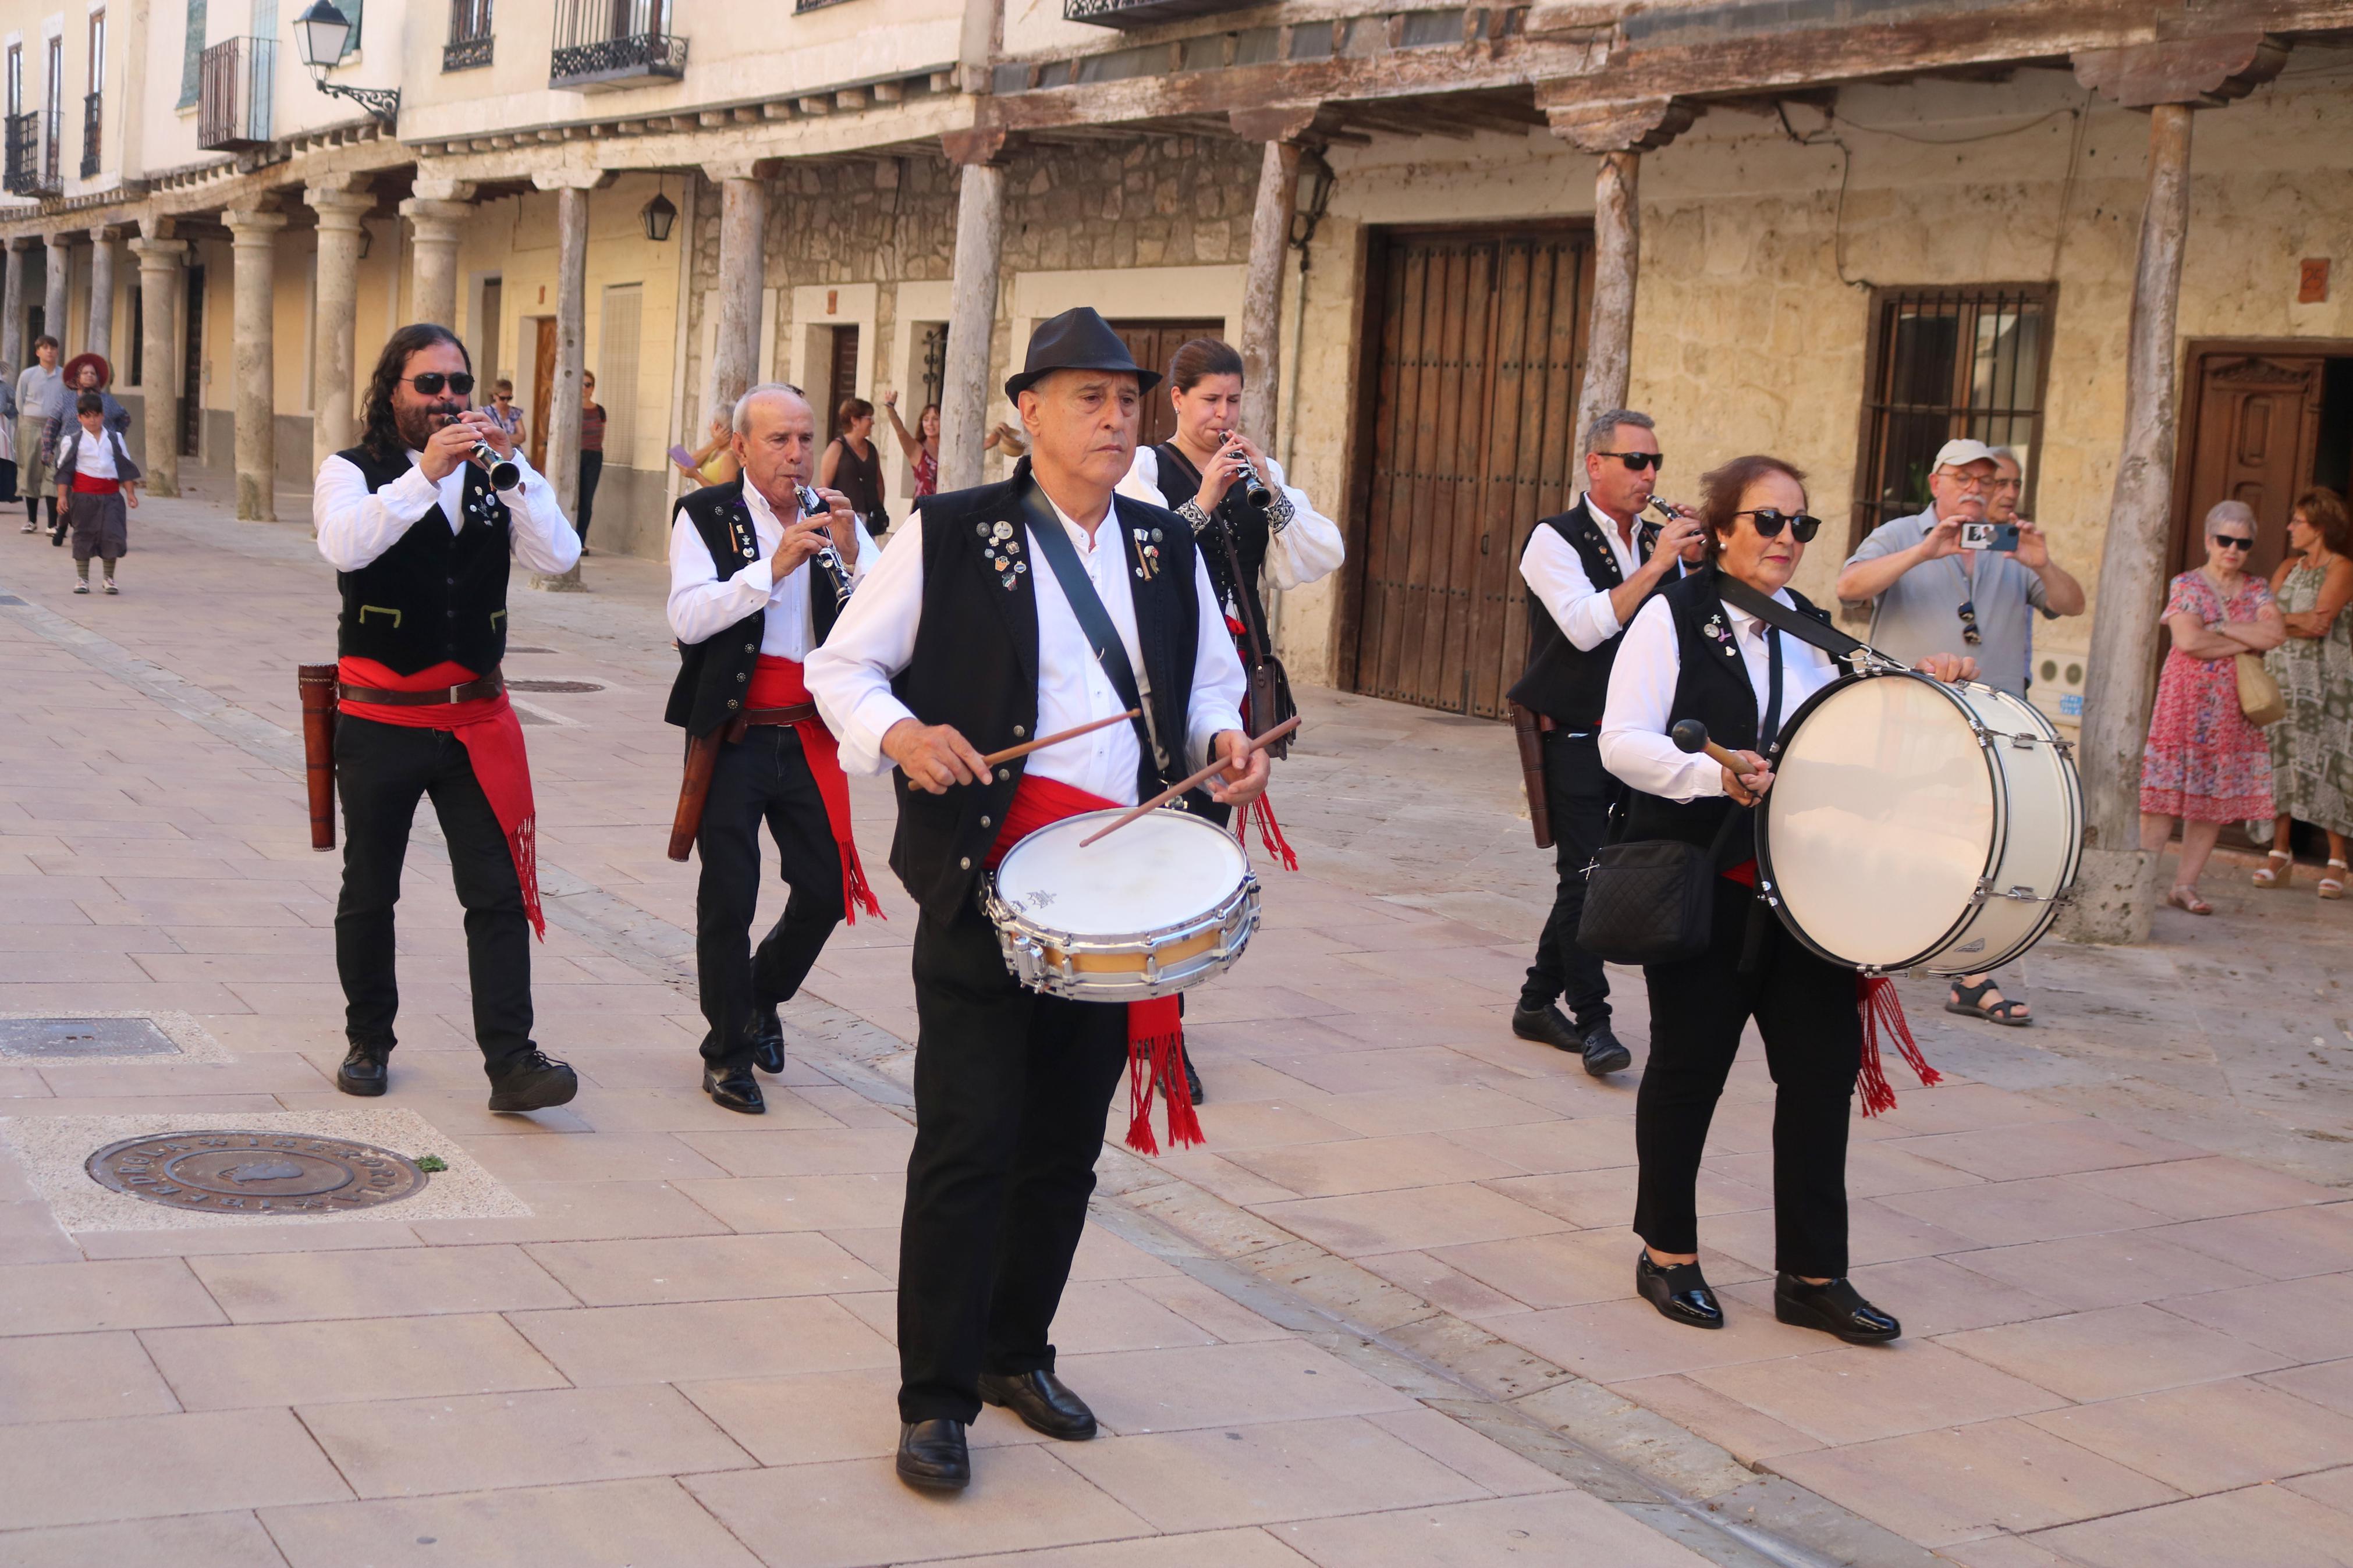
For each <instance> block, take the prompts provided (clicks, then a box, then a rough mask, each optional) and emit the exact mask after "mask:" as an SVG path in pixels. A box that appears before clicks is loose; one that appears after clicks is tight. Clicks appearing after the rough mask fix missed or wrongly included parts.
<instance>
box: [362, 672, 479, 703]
mask: <svg viewBox="0 0 2353 1568" xmlns="http://www.w3.org/2000/svg"><path fill="white" fill-rule="evenodd" d="M505 689H507V678H506V677H505V676H504V675H502V674H501V673H500V672H499V670H498V668H497V667H495V666H493V667H492V668H491V672H490V674H488V675H485V676H483V677H481V678H480V679H476V680H470V681H468V682H466V684H465V685H463V686H437V687H435V688H434V689H432V690H430V691H391V690H387V689H385V688H384V687H381V686H353V685H351V684H349V683H348V682H346V681H341V680H339V681H337V682H335V695H336V696H338V697H340V698H342V699H343V700H344V701H346V702H375V703H379V704H381V705H382V706H384V707H386V708H432V707H437V706H438V705H440V704H442V703H445V702H480V700H482V699H484V698H485V697H496V696H497V695H498V694H499V693H500V692H501V691H504V690H505Z"/></svg>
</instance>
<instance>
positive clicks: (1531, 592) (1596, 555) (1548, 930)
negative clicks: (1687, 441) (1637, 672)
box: [1511, 408, 1702, 1078]
mask: <svg viewBox="0 0 2353 1568" xmlns="http://www.w3.org/2000/svg"><path fill="white" fill-rule="evenodd" d="M1584 446H1585V483H1586V490H1585V493H1584V494H1583V495H1582V496H1579V497H1578V498H1577V505H1576V507H1575V508H1574V509H1572V510H1568V511H1565V512H1563V513H1561V514H1560V515H1559V516H1558V517H1548V518H1546V519H1545V520H1544V521H1541V522H1539V523H1537V524H1536V526H1535V531H1534V532H1533V533H1531V534H1530V535H1529V536H1528V545H1527V549H1526V550H1525V551H1524V552H1521V555H1520V575H1521V576H1522V577H1524V578H1525V579H1526V581H1527V584H1528V668H1527V670H1526V673H1525V674H1523V675H1522V676H1521V677H1520V679H1519V682H1518V684H1516V685H1514V687H1513V688H1512V689H1511V700H1513V701H1514V703H1517V704H1518V705H1519V706H1521V707H1523V708H1525V709H1528V710H1532V711H1533V712H1534V713H1535V716H1536V727H1537V728H1538V730H1540V731H1542V734H1543V749H1544V777H1545V803H1546V807H1547V809H1548V811H1549V814H1550V816H1551V819H1552V832H1553V844H1554V847H1555V854H1556V864H1557V866H1558V868H1559V874H1560V885H1559V889H1558V890H1557V891H1556V893H1555V894H1554V895H1553V906H1552V913H1551V915H1550V916H1548V917H1547V918H1546V921H1545V927H1544V931H1543V932H1542V933H1541V934H1540V935H1539V936H1538V937H1537V938H1536V961H1535V963H1533V964H1531V965H1529V967H1528V977H1527V979H1526V980H1525V982H1523V983H1522V984H1521V986H1520V1000H1519V1005H1517V1006H1516V1007H1514V1009H1513V1010H1512V1033H1514V1034H1515V1035H1517V1036H1519V1037H1520V1038H1522V1039H1524V1040H1534V1041H1535V1042H1537V1043H1538V1044H1539V1045H1546V1046H1551V1047H1554V1048H1555V1049H1556V1050H1563V1051H1569V1052H1573V1053H1575V1054H1577V1055H1578V1056H1581V1057H1582V1058H1584V1060H1585V1070H1586V1071H1587V1072H1589V1073H1591V1074H1592V1075H1593V1076H1594V1077H1596V1078H1599V1077H1601V1076H1602V1075H1603V1074H1605V1073H1613V1072H1617V1071H1619V1070H1620V1069H1621V1068H1625V1067H1627V1066H1628V1065H1629V1064H1630V1063H1631V1062H1632V1060H1633V1057H1632V1054H1631V1053H1630V1052H1629V1051H1628V1050H1627V1049H1626V1047H1624V1046H1622V1045H1620V1043H1619V1040H1618V1037H1617V1035H1616V1034H1614V1033H1613V1032H1611V1030H1610V1027H1609V978H1608V976H1607V974H1606V973H1604V971H1603V970H1602V967H1601V960H1599V958H1596V957H1595V956H1594V955H1593V954H1591V953H1589V952H1586V951H1585V950H1584V949H1583V948H1581V947H1579V946H1577V921H1579V920H1580V919H1581V918H1582V917H1583V915H1584V913H1585V868H1587V867H1588V866H1589V865H1590V864H1592V861H1593V856H1594V852H1595V851H1596V850H1598V849H1599V848H1600V847H1601V841H1602V838H1603V837H1604V835H1605V834H1606V833H1607V832H1608V831H1609V805H1610V802H1611V800H1612V799H1613V798H1614V797H1615V795H1616V794H1617V792H1618V785H1617V784H1616V781H1614V780H1612V779H1611V778H1610V776H1609V773H1606V772H1605V771H1604V770H1603V769H1602V766H1601V752H1600V739H1599V738H1600V733H1601V710H1602V707H1603V705H1604V704H1605V703H1606V702H1607V700H1609V669H1610V666H1611V664H1612V662H1613V661H1614V660H1615V659H1616V658H1617V657H1618V645H1619V643H1620V641H1621V640H1622V639H1623V638H1624V637H1625V632H1626V627H1627V626H1628V624H1629V623H1630V622H1631V621H1632V620H1633V618H1634V612H1635V611H1637V610H1639V609H1641V607H1642V605H1643V604H1644V603H1645V602H1646V601H1648V600H1649V598H1650V597H1651V595H1652V594H1655V593H1657V592H1658V591H1659V589H1660V588H1661V587H1662V586H1663V585H1665V584H1668V583H1671V582H1672V581H1673V580H1674V579H1675V578H1676V577H1678V576H1680V575H1681V574H1682V571H1683V562H1684V560H1685V559H1686V558H1688V559H1689V560H1690V561H1691V562H1693V563H1696V562H1697V561H1698V560H1699V552H1700V549H1701V546H1702V538H1701V530H1700V525H1699V521H1698V519H1697V518H1696V517H1695V516H1694V515H1693V514H1692V513H1691V512H1690V511H1689V510H1686V509H1683V508H1680V507H1679V508H1674V509H1672V510H1674V512H1675V513H1676V516H1675V518H1674V520H1673V521H1672V522H1665V523H1664V525H1663V527H1662V526H1661V523H1659V522H1649V523H1646V522H1645V521H1643V518H1642V512H1643V509H1644V508H1646V507H1649V506H1650V505H1651V491H1652V490H1653V489H1656V488H1657V486H1658V480H1659V471H1660V468H1661V467H1662V464H1663V463H1664V462H1665V458H1662V456H1661V455H1660V452H1659V437H1658V431H1657V429H1656V428H1655V427H1654V426H1653V425H1652V423H1651V416H1649V415H1647V414H1638V413H1636V412H1635V411H1634V410H1632V409H1630V408H1612V409H1610V410H1609V411H1608V412H1607V413H1605V414H1602V415H1601V416H1599V417H1597V418H1596V419H1595V420H1594V421H1593V422H1592V423H1591V424H1590V425H1589V426H1587V427H1586V431H1585V443H1584ZM1564 996H1565V997H1566V998H1567V1003H1568V1013H1567V1015H1564V1014H1563V1013H1562V1012H1561V1010H1560V1007H1559V1005H1558V1004H1559V1003H1560V1001H1561V1000H1562V999H1563V997H1564ZM1571 1017H1574V1019H1575V1020H1576V1021H1575V1022H1574V1023H1573V1024H1572V1023H1571V1022H1570V1019H1571Z"/></svg>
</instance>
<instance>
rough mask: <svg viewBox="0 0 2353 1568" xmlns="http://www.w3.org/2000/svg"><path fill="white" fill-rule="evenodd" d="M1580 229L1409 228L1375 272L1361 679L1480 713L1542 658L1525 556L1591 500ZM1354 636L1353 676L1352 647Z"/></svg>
mask: <svg viewBox="0 0 2353 1568" xmlns="http://www.w3.org/2000/svg"><path fill="white" fill-rule="evenodd" d="M1592 277H1593V254H1592V244H1591V238H1590V235H1589V233H1588V231H1586V230H1584V229H1581V228H1568V227H1557V228H1510V229H1504V228H1482V229H1467V230H1466V229H1455V230H1446V231H1436V232H1432V231H1414V230H1399V231H1391V232H1388V233H1385V234H1382V235H1379V236H1377V237H1376V239H1375V242H1374V246H1373V250H1372V254H1371V257H1370V259H1369V266H1368V268H1367V288H1366V320H1365V331H1366V347H1367V352H1366V362H1365V378H1366V391H1365V394H1364V395H1363V397H1364V401H1363V404H1362V405H1360V409H1359V417H1360V425H1359V428H1358V437H1357V453H1358V458H1357V471H1356V494H1355V500H1356V506H1355V508H1354V510H1355V511H1356V515H1357V516H1358V517H1360V518H1362V519H1363V520H1364V527H1363V532H1362V536H1361V543H1360V547H1359V548H1357V549H1356V552H1355V555H1356V560H1355V563H1354V570H1355V572H1356V583H1355V584H1354V594H1353V601H1354V605H1355V612H1356V613H1355V621H1356V631H1355V637H1354V638H1353V644H1354V647H1353V655H1354V658H1353V678H1352V679H1350V682H1349V683H1350V685H1351V686H1352V688H1353V689H1356V690H1357V691H1362V692H1366V693H1368V694H1369V695H1372V696H1375V697H1386V698H1390V699H1393V700H1398V701H1400V702H1412V703H1418V704H1420V705H1421V706H1423V707H1428V708H1444V709H1450V710H1454V711H1456V712H1460V713H1465V714H1472V715H1476V716H1479V717H1482V718H1491V719H1493V718H1501V717H1502V716H1503V715H1504V691H1505V690H1506V689H1509V688H1510V686H1511V684H1512V683H1513V681H1514V680H1516V679H1518V678H1519V674H1520V671H1521V669H1522V668H1525V664H1526V660H1527V635H1528V634H1527V584H1525V582H1524V581H1522V579H1521V577H1520V574H1519V558H1520V552H1521V551H1522V550H1523V549H1524V548H1525V546H1526V544H1527V539H1528V534H1529V532H1530V531H1531V530H1533V529H1534V528H1535V525H1536V522H1537V521H1538V520H1539V519H1541V518H1545V517H1548V516H1550V515H1551V514H1553V513H1555V512H1557V511H1561V510H1565V509H1567V507H1568V506H1570V505H1571V504H1573V503H1574V502H1575V501H1576V500H1577V489H1578V486H1577V479H1576V476H1575V474H1574V472H1573V470H1572V468H1571V467H1570V464H1571V459H1572V458H1573V456H1574V452H1575V447H1576V445H1577V441H1576V433H1575V431H1574V430H1573V429H1572V428H1571V426H1572V424H1573V423H1574V421H1575V418H1576V408H1577V388H1578V384H1579V383H1580V382H1581V381H1582V379H1583V376H1584V370H1585V339H1586V324H1587V315H1588V309H1589V300H1590V297H1591V292H1592ZM1350 640H1351V639H1349V638H1347V637H1346V636H1345V633H1344V635H1343V651H1344V658H1343V672H1344V675H1346V674H1347V673H1348V671H1349V669H1350V661H1349V660H1348V659H1347V658H1345V654H1346V653H1347V652H1348V651H1350V650H1349V649H1348V647H1347V645H1348V642H1349V641H1350Z"/></svg>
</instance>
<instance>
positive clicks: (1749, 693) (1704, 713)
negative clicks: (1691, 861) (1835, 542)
mask: <svg viewBox="0 0 2353 1568" xmlns="http://www.w3.org/2000/svg"><path fill="white" fill-rule="evenodd" d="M1659 592H1660V594H1661V595H1662V596H1663V597H1664V598H1665V599H1666V601H1667V611H1668V614H1669V615H1671V616H1672V617H1673V619H1674V625H1675V657H1676V658H1677V660H1678V661H1679V663H1680V668H1679V669H1678V671H1677V673H1676V676H1675V699H1674V705H1673V707H1672V708H1671V709H1670V710H1668V713H1667V723H1668V725H1669V727H1671V728H1672V726H1673V725H1676V724H1679V723H1681V722H1683V721H1684V720H1685V719H1696V720H1698V721H1700V722H1701V723H1703V724H1705V725H1706V726H1707V738H1708V739H1709V740H1711V741H1714V742H1715V743H1716V744H1717V745H1719V746H1722V747H1723V748H1725V750H1726V751H1730V752H1753V751H1756V750H1757V725H1758V724H1759V723H1760V722H1761V721H1762V715H1760V714H1759V713H1758V712H1757V689H1756V688H1755V687H1753V686H1751V685H1750V684H1749V683H1748V661H1747V660H1746V659H1745V658H1742V657H1741V656H1740V650H1739V648H1738V647H1737V646H1736V644H1735V643H1733V642H1732V641H1731V640H1729V638H1730V637H1731V636H1733V635H1736V634H1734V633H1733V627H1732V616H1731V613H1730V612H1729V611H1727V610H1726V609H1725V607H1724V600H1723V599H1722V598H1721V597H1720V596H1718V595H1717V594H1716V591H1715V573H1714V572H1699V573H1694V574H1692V575H1691V576H1688V577H1685V578H1683V580H1682V581H1681V582H1677V583H1671V584H1668V585H1667V586H1666V587H1664V588H1662V589H1661V590H1660V591H1659ZM1789 597H1790V599H1791V600H1792V601H1794V602H1795V604H1796V605H1797V607H1798V611H1799V614H1800V615H1807V616H1813V617H1814V619H1816V620H1818V621H1820V622H1821V623H1822V624H1823V625H1824V626H1828V625H1829V624H1830V619H1831V618H1830V616H1829V615H1828V614H1827V613H1826V612H1824V611H1822V610H1820V609H1817V608H1816V607H1815V606H1814V604H1813V601H1811V600H1810V599H1808V598H1807V597H1806V596H1805V595H1803V594H1800V593H1799V592H1798V591H1797V590H1796V589H1795V588H1792V589H1790V590H1789ZM1711 626H1713V627H1715V628H1718V629H1720V630H1721V631H1722V632H1724V633H1725V634H1726V635H1725V636H1723V637H1719V636H1717V635H1716V632H1715V630H1712V629H1711ZM1779 635H1780V637H1781V657H1782V658H1783V660H1784V661H1785V664H1786V661H1788V660H1789V659H1790V658H1802V657H1805V655H1804V652H1803V649H1802V648H1801V647H1799V644H1798V642H1797V639H1795V638H1794V637H1790V636H1789V634H1788V633H1787V632H1782V633H1781V634H1779ZM1784 679H1785V684H1786V677H1785V678H1784ZM1785 702H1786V699H1785ZM1796 710H1797V705H1796V704H1795V703H1787V705H1786V706H1785V707H1784V708H1783V709H1782V711H1781V721H1782V723H1783V724H1784V725H1786V724H1788V721H1789V718H1790V715H1791V714H1792V713H1794V712H1795V711H1796ZM1734 815H1737V816H1739V817H1740V818H1741V820H1739V821H1737V822H1735V823H1733V824H1732V825H1731V826H1730V827H1729V828H1728V829H1726V828H1725V818H1726V817H1727V816H1734ZM1755 815H1756V812H1755V810H1754V808H1752V807H1749V806H1745V805H1734V804H1733V803H1732V801H1731V800H1730V799H1728V798H1727V797H1725V796H1724V795H1703V796H1702V797H1700V798H1699V799H1697V800H1685V801H1674V800H1666V799H1663V798H1662V797H1660V796H1658V795H1644V794H1643V793H1641V791H1640V790H1637V791H1635V792H1633V794H1632V795H1630V798H1629V801H1628V805H1627V815H1626V837H1628V838H1629V839H1644V838H1672V839H1678V840H1680V841H1682V842H1683V843H1685V844H1696V845H1698V846H1699V847H1701V848H1703V849H1704V848H1706V847H1709V846H1710V845H1712V844H1717V843H1719V842H1720V843H1721V844H1722V848H1721V849H1720V850H1719V851H1718V852H1717V854H1716V858H1715V860H1716V869H1718V870H1725V869H1727V868H1731V867H1734V866H1737V865H1739V864H1740V863H1741V862H1742V861H1743V860H1746V859H1749V858H1753V857H1754V856H1755V855H1756V853H1757V835H1756V832H1755V830H1754V828H1753V827H1751V826H1750V825H1749V819H1750V818H1753V817H1754V816H1755ZM1719 829H1725V831H1724V834H1723V837H1722V838H1721V840H1719V839H1718V837H1717V834H1718V830H1719Z"/></svg>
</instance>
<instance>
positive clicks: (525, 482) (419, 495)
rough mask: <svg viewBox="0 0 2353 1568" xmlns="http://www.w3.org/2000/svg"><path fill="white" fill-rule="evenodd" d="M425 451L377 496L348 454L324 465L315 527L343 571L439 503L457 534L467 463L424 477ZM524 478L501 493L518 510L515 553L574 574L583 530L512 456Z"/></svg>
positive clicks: (542, 567)
mask: <svg viewBox="0 0 2353 1568" xmlns="http://www.w3.org/2000/svg"><path fill="white" fill-rule="evenodd" d="M424 456H425V454H423V453H422V452H418V451H416V450H414V449H412V450H411V451H410V452H409V454H408V472H406V473H405V474H403V475H401V476H400V478H398V479H395V480H393V481H392V483H390V484H388V485H386V486H385V487H384V489H380V490H377V491H375V492H374V493H373V494H371V493H370V492H369V490H368V488H367V476H366V475H365V474H363V473H361V472H360V470H359V468H358V466H357V465H356V464H354V463H353V462H352V460H351V459H350V458H343V457H334V458H328V459H327V460H326V461H325V462H324V463H322V464H320V465H319V480H318V484H317V486H316V487H315V488H314V489H312V490H311V527H312V528H313V529H315V530H316V531H318V535H319V553H320V554H322V555H323V556H325V557H326V558H327V562H328V563H329V564H330V565H332V566H333V567H334V569H335V570H336V571H338V572H356V571H358V570H359V569H360V568H361V567H363V566H365V565H367V564H368V563H370V562H372V561H374V560H375V558H376V557H377V556H379V555H382V554H383V553H384V552H385V551H387V550H389V549H391V548H392V547H393V546H394V545H395V544H396V543H398V542H400V536H401V535H402V534H405V533H406V532H407V531H409V530H410V529H411V528H413V527H415V526H416V524H417V520H418V519H419V518H422V517H423V516H424V515H425V514H426V513H427V512H429V511H431V510H433V509H434V507H436V506H437V505H438V507H440V509H441V515H442V516H443V517H445V518H447V519H448V522H449V531H450V532H451V533H452V534H455V533H456V532H457V531H459V528H460V526H461V525H463V523H464V522H465V520H466V465H465V464H463V463H460V464H459V465H458V466H457V467H456V468H452V469H450V470H449V472H448V474H447V475H445V476H443V478H442V480H441V482H440V483H439V484H438V485H437V484H435V483H434V482H433V481H432V480H431V479H427V478H426V477H425V470H424V469H423V468H420V467H418V466H417V465H418V464H419V463H420V462H422V461H423V459H424ZM514 462H515V467H516V468H519V469H521V470H522V478H521V479H518V480H516V482H515V487H514V489H511V490H501V491H500V492H499V499H500V500H502V501H504V502H506V504H507V510H508V511H509V512H510V513H512V517H513V526H512V529H511V530H510V531H509V535H508V537H509V539H510V540H511V542H512V550H513V552H514V558H515V559H516V560H517V561H520V562H522V564H523V565H524V566H525V567H526V568H528V569H529V570H531V571H533V572H539V573H544V574H547V575H549V576H551V577H552V576H554V575H555V574H558V573H561V572H569V571H571V570H572V568H573V567H574V565H575V564H576V563H578V562H579V560H580V536H579V535H578V534H577V533H575V532H574V531H572V524H571V523H570V522H569V521H566V520H565V516H564V509H563V508H561V507H559V506H557V505H556V504H555V487H554V485H551V484H549V483H548V482H547V480H546V479H543V478H542V477H541V476H540V474H539V473H538V472H537V470H535V469H533V468H532V466H531V464H530V463H529V462H528V461H527V460H525V458H523V455H522V453H521V452H517V453H516V454H515V455H514Z"/></svg>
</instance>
